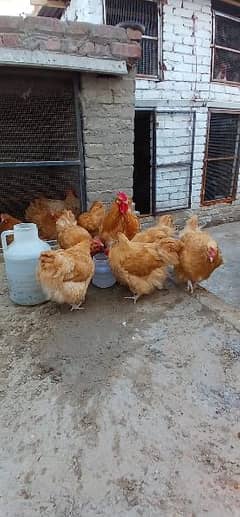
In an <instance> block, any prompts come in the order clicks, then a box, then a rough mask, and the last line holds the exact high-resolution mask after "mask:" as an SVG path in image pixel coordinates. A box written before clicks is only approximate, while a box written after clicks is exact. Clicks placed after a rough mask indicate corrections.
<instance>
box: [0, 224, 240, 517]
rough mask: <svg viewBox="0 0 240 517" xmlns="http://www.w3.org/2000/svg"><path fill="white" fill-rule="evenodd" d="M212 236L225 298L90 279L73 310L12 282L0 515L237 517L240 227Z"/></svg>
mask: <svg viewBox="0 0 240 517" xmlns="http://www.w3.org/2000/svg"><path fill="white" fill-rule="evenodd" d="M232 232H233V235H234V237H233V239H232V237H230V234H231V235H232ZM212 233H213V234H215V235H217V234H218V235H219V237H220V244H221V245H222V247H223V248H226V251H227V252H228V256H229V257H230V258H232V259H233V261H232V262H233V263H234V267H232V268H231V267H230V263H229V265H228V267H227V269H225V275H223V270H222V273H221V275H222V276H221V278H220V277H219V279H220V286H218V285H217V274H218V273H215V274H214V277H213V278H215V281H214V280H213V279H212V280H211V281H210V283H209V286H210V288H211V290H212V291H213V292H214V291H216V292H217V293H218V294H220V296H221V297H222V298H218V297H216V296H214V294H211V293H209V292H208V291H205V290H201V289H200V290H199V291H198V292H196V293H195V294H194V295H193V297H190V296H189V295H188V294H187V293H185V292H184V290H182V289H180V288H177V287H175V286H173V285H172V284H170V285H169V290H167V291H163V292H158V293H155V294H154V295H153V296H151V297H147V298H145V299H142V300H139V302H138V303H137V305H136V306H134V305H133V304H132V303H131V302H130V301H128V300H124V299H123V296H124V295H125V294H126V292H125V291H124V289H122V288H119V287H114V288H113V289H109V290H106V291H104V290H98V289H96V288H93V287H92V288H91V289H90V290H89V293H88V298H87V301H86V306H85V311H80V312H75V313H70V312H69V311H68V310H67V309H65V308H57V307H55V305H53V304H46V305H44V306H41V307H37V308H28V309H26V308H23V307H14V306H13V305H12V304H11V303H10V302H9V300H8V297H7V290H6V286H5V285H4V284H3V283H1V285H2V288H1V291H0V304H1V326H0V334H1V338H2V339H1V345H0V352H1V360H0V364H1V374H2V376H1V385H0V386H1V392H0V395H1V425H0V443H1V447H2V451H3V454H2V457H1V460H2V461H1V464H0V487H1V490H0V515H2V516H4V517H97V516H102V517H125V516H128V517H138V516H144V517H155V516H156V517H180V516H182V517H203V516H205V515H210V516H211V517H220V516H221V517H230V516H231V517H234V516H235V517H239V515H240V513H239V508H240V462H239V444H240V362H239V358H240V334H239V333H240V318H239V316H240V314H239V310H238V309H236V308H234V307H233V306H231V305H229V304H225V303H224V301H223V300H224V299H226V297H227V296H229V293H233V290H231V289H230V287H231V286H232V285H233V284H234V285H235V284H236V281H237V277H238V269H237V267H236V265H237V263H238V256H239V254H238V251H239V249H238V247H237V246H235V242H237V237H238V235H237V226H235V225H227V226H226V225H225V228H223V227H221V228H220V227H218V228H216V229H214V230H213V231H212ZM238 233H239V232H238ZM229 242H230V243H231V245H232V250H231V251H230V244H229ZM225 268H226V266H225ZM219 275H220V271H219ZM223 284H224V285H225V289H223V288H222V285H223ZM226 292H227V293H228V294H226ZM234 293H235V294H234V297H233V294H231V297H229V298H228V302H234V304H236V305H237V301H238V298H237V290H235V289H234Z"/></svg>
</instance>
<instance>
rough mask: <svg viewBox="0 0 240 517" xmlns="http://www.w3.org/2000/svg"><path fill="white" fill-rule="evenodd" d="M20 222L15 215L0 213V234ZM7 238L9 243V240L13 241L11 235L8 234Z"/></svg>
mask: <svg viewBox="0 0 240 517" xmlns="http://www.w3.org/2000/svg"><path fill="white" fill-rule="evenodd" d="M21 222H22V221H20V220H19V219H17V218H16V217H13V216H12V215H9V214H0V235H1V233H3V232H6V231H7V230H12V229H13V227H14V225H15V224H19V223H21ZM7 240H8V243H9V244H10V242H12V241H13V237H12V236H9V237H8V238H7ZM0 244H1V239H0Z"/></svg>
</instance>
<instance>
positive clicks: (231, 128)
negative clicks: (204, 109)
mask: <svg viewBox="0 0 240 517" xmlns="http://www.w3.org/2000/svg"><path fill="white" fill-rule="evenodd" d="M239 157H240V114H239V113H237V112H231V111H229V112H223V111H217V110H216V111H214V110H211V111H210V112H209V126H208V142H207V148H206V156H205V164H204V174H203V188H202V204H203V205H209V204H215V203H217V202H223V201H225V202H232V201H233V200H234V198H235V195H236V190H237V180H238V171H239Z"/></svg>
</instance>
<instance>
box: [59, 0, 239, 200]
mask: <svg viewBox="0 0 240 517" xmlns="http://www.w3.org/2000/svg"><path fill="white" fill-rule="evenodd" d="M129 1H131V0H129ZM102 4H103V0H72V1H71V7H70V8H69V9H68V10H67V17H69V16H70V15H71V19H74V18H75V17H76V12H77V16H78V20H82V21H90V22H93V23H102V22H103V5H102ZM211 38H212V13H211V0H168V2H167V3H166V5H164V6H163V63H164V68H165V72H164V81H156V80H144V79H139V80H137V83H136V107H137V108H138V107H139V108H144V107H145V108H146V109H147V108H155V109H156V111H157V125H158V129H157V142H156V144H157V167H158V170H157V205H158V208H159V209H160V208H161V207H162V208H163V209H164V204H165V203H166V202H167V200H168V201H169V204H168V207H169V208H170V205H171V203H172V206H173V205H174V203H175V205H176V204H177V205H178V207H180V206H181V205H182V204H183V201H184V199H185V201H186V195H187V193H185V198H184V197H180V193H179V187H181V189H180V190H181V192H183V189H184V185H185V184H186V183H187V174H188V173H187V170H186V168H185V170H184V168H182V169H181V168H179V169H178V168H175V169H174V167H173V169H172V170H169V168H166V169H165V173H164V170H163V169H161V173H160V172H159V171H160V168H161V167H162V165H163V163H162V162H163V151H164V149H163V142H164V141H165V139H166V134H167V133H166V130H167V128H166V127H165V126H164V124H165V122H166V120H167V118H166V116H165V115H164V114H162V113H160V111H161V110H168V111H169V110H171V109H172V110H173V112H174V111H175V110H177V109H179V110H181V109H186V110H189V111H191V110H195V111H196V127H195V145H194V161H193V178H192V200H191V201H192V207H198V206H199V204H200V194H201V184H202V169H203V157H204V152H205V144H206V133H207V113H208V108H209V107H214V108H226V109H237V108H239V109H240V88H239V87H237V86H228V85H224V84H214V83H211V81H210V73H211ZM168 117H169V115H168ZM175 117H176V116H175V115H174V114H173V115H172V119H171V120H172V121H173V124H172V126H173V127H171V129H170V131H171V136H169V140H167V143H166V147H165V152H166V153H169V155H172V156H175V158H176V161H177V158H178V154H179V156H180V155H181V154H180V153H181V152H182V150H183V147H182V148H181V145H179V142H180V140H181V139H182V141H184V142H185V141H186V138H187V132H189V126H188V123H185V122H184V121H183V123H180V124H179V123H178V122H179V119H178V117H176V118H175ZM168 120H169V119H168ZM175 120H176V124H175ZM162 121H163V122H162ZM190 140H191V138H190V132H189V136H188V143H187V144H186V156H187V157H189V145H190ZM174 171H175V173H176V177H177V178H178V179H179V182H177V181H176V182H175V184H174V182H173V181H172V179H173V174H174ZM167 177H169V183H168V186H167ZM181 181H182V184H181V185H179V183H180V182H181ZM167 189H169V190H168V191H167ZM238 196H239V197H240V182H239V187H238ZM177 198H178V199H177ZM236 202H237V203H238V200H237V201H236Z"/></svg>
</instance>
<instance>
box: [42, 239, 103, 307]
mask: <svg viewBox="0 0 240 517" xmlns="http://www.w3.org/2000/svg"><path fill="white" fill-rule="evenodd" d="M93 275H94V262H93V259H92V257H91V243H90V241H89V240H85V241H83V242H80V243H79V244H76V245H75V246H73V247H72V248H69V249H67V250H56V251H46V252H43V253H42V254H41V256H40V259H39V267H38V279H39V281H40V284H41V286H42V289H43V291H44V292H45V293H46V295H47V296H48V298H49V299H50V300H52V301H55V302H56V303H59V304H63V303H66V304H69V305H71V310H74V309H80V308H81V304H82V303H83V302H84V300H85V297H86V293H87V289H88V286H89V284H90V282H91V280H92V277H93Z"/></svg>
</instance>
